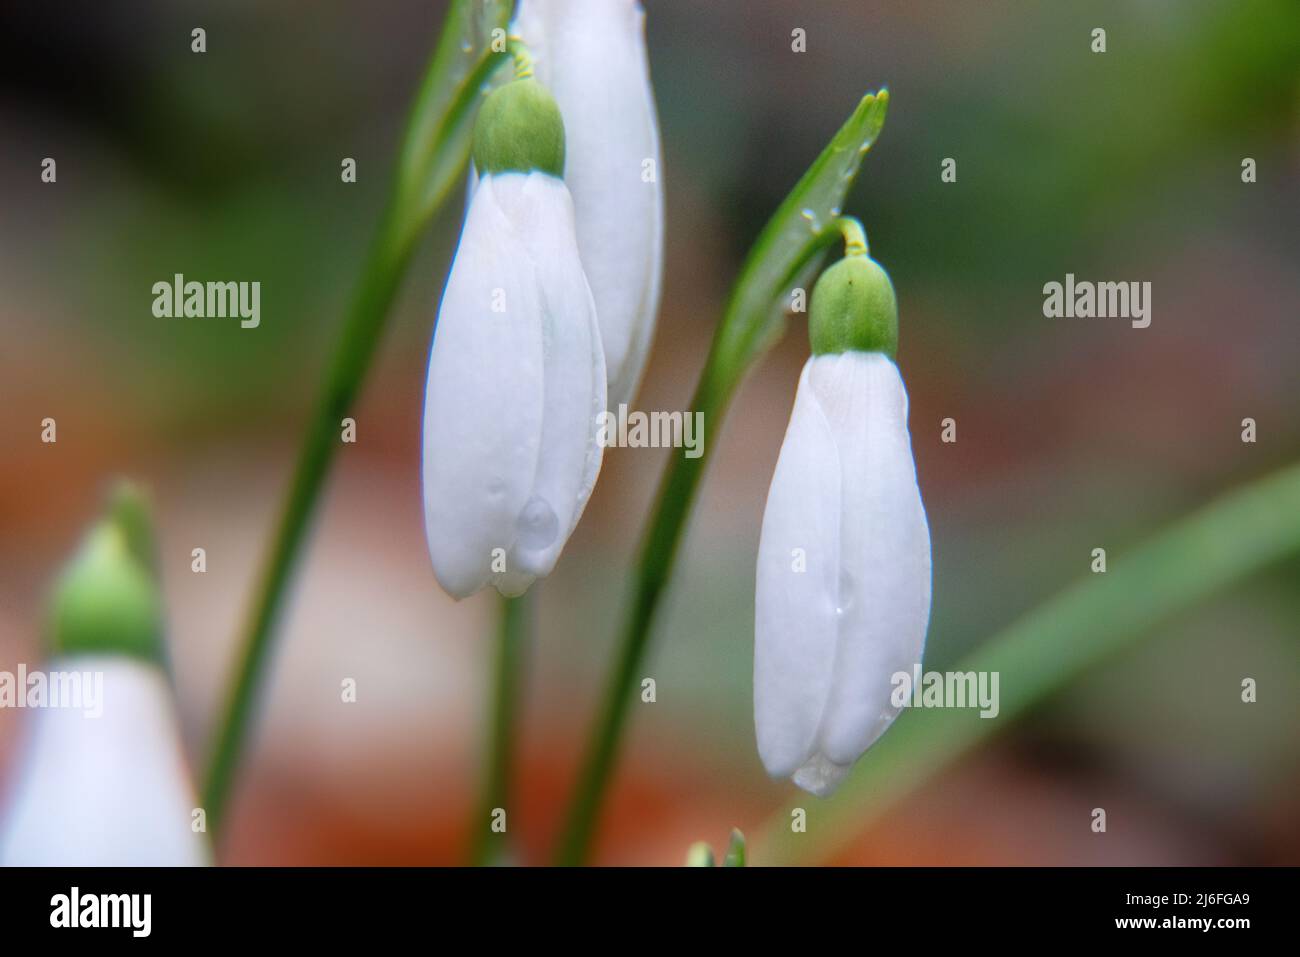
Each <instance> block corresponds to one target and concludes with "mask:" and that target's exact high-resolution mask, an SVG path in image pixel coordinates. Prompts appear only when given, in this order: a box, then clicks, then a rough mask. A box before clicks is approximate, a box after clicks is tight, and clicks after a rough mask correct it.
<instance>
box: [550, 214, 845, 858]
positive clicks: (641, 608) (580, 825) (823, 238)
mask: <svg viewBox="0 0 1300 957" xmlns="http://www.w3.org/2000/svg"><path fill="white" fill-rule="evenodd" d="M849 222H850V221H849V220H845V219H836V220H835V221H834V222H832V223H831V224H829V225H828V226H827V227H825V228H824V229H822V230H821V231H819V232H817V233H810V234H809V237H808V240H807V242H806V244H805V245H804V247H803V249H802V250H801V251H800V252H799V253H798V254H797V255H796V256H795V257H794V259H793V261H792V263H791V264H790V266H789V268H788V269H787V270H786V272H785V273H783V274H782V275H781V277H780V279H779V280H778V281H777V282H776V283H775V284H774V286H773V289H772V295H771V296H769V297H768V299H767V300H766V301H765V306H767V307H770V304H771V303H772V302H773V301H775V299H776V298H777V297H779V296H780V295H782V294H783V292H784V290H786V289H788V287H789V285H790V283H792V282H793V281H794V280H795V277H797V276H799V275H800V274H801V273H803V272H804V271H805V270H806V269H807V268H808V267H809V266H810V265H811V264H812V263H813V262H814V261H815V260H816V259H818V258H819V257H820V256H821V254H822V253H823V252H825V251H826V250H827V249H828V248H829V247H830V246H831V245H833V244H834V243H835V242H836V241H837V240H839V239H842V238H848V237H849V236H850V235H851V233H852V228H851V227H850V226H849V225H848V224H849ZM852 222H854V223H856V221H855V220H854V221H852ZM859 231H860V227H859ZM735 300H736V297H733V306H732V307H730V308H728V310H727V314H726V315H725V316H724V317H723V320H722V322H721V323H719V325H718V328H717V331H716V332H715V334H714V338H713V345H712V347H711V348H710V350H709V358H708V360H707V361H706V363H705V366H704V372H703V374H702V376H701V377H700V383H699V385H698V386H697V387H696V390H695V397H694V399H693V400H692V402H691V408H692V409H694V410H695V411H697V412H700V413H702V414H703V423H704V424H703V430H702V432H701V434H703V435H706V436H711V437H712V438H711V439H710V440H709V441H706V442H705V443H704V444H703V448H702V454H701V455H700V456H699V457H698V458H687V457H686V456H684V455H682V456H674V457H673V458H672V459H670V460H669V463H668V469H667V472H666V474H665V476H664V479H663V482H662V484H661V485H660V487H659V495H658V497H657V498H656V500H655V506H654V511H653V512H652V513H651V516H650V521H649V525H648V526H647V527H648V532H647V535H646V538H645V540H644V544H643V545H642V548H641V552H640V555H639V557H638V560H637V564H636V571H635V573H634V574H635V582H634V585H633V589H634V590H633V596H632V601H631V602H630V603H629V605H628V609H627V614H626V615H625V617H624V619H623V628H622V632H621V637H620V639H619V645H618V652H617V658H616V660H615V663H614V669H613V671H612V673H611V675H610V679H609V683H608V684H607V685H606V690H605V696H604V699H603V703H602V705H601V709H600V712H599V717H598V719H597V723H596V726H595V730H594V733H593V737H592V741H591V744H590V745H589V747H588V750H587V757H586V761H585V763H584V764H583V770H582V773H581V776H580V778H579V780H578V787H577V790H576V792H575V794H574V798H573V803H572V804H571V806H570V810H569V816H568V820H567V823H566V825H565V830H564V834H563V836H562V838H561V841H560V849H559V856H558V862H559V863H560V864H562V865H568V866H573V865H578V864H581V863H583V861H584V860H586V857H587V853H588V851H589V848H590V844H591V839H592V835H593V833H594V831H595V827H596V824H597V818H598V813H599V810H600V805H601V802H602V801H603V800H604V797H605V792H606V790H607V788H608V785H609V779H610V777H611V775H612V774H613V770H614V763H615V760H616V758H617V752H618V742H619V739H620V737H621V736H622V733H623V727H624V725H625V724H626V722H627V710H628V705H629V704H630V703H631V701H632V699H633V697H634V689H635V688H636V687H637V684H638V679H639V678H640V669H641V662H642V660H643V659H644V658H645V651H646V647H647V645H648V644H649V641H650V634H651V626H652V625H653V623H654V615H655V610H656V609H657V608H658V605H659V599H660V597H661V596H662V594H663V590H664V587H665V586H666V585H667V583H668V578H669V575H670V573H671V571H672V567H673V562H674V561H675V560H676V557H677V548H678V546H679V545H680V543H681V539H682V532H683V530H684V528H685V527H686V519H687V517H688V516H689V515H690V510H691V504H692V503H693V502H694V500H695V493H696V490H697V489H698V488H699V484H700V478H701V477H702V476H703V474H704V467H705V465H706V464H707V463H708V461H709V455H710V452H711V450H712V449H713V447H714V446H715V445H716V444H717V441H718V439H717V436H718V431H719V429H720V428H721V425H722V420H723V416H724V415H725V414H726V411H727V407H728V405H729V404H730V402H731V398H732V396H733V395H734V394H735V391H736V388H737V387H738V386H739V385H740V382H741V380H742V379H743V378H744V375H745V373H746V372H747V371H748V369H749V368H750V367H752V366H753V364H754V363H755V362H757V360H758V359H759V357H760V356H761V355H762V354H763V353H764V352H765V351H766V350H767V349H768V348H770V347H771V346H772V345H773V344H774V343H775V342H776V341H777V339H779V337H780V332H781V327H779V326H778V327H777V330H776V332H775V333H773V332H772V330H771V329H770V328H769V327H768V326H767V324H766V323H764V322H763V321H762V319H763V317H756V316H747V315H743V314H742V313H741V312H740V311H738V309H737V308H736V307H735V306H734V302H735Z"/></svg>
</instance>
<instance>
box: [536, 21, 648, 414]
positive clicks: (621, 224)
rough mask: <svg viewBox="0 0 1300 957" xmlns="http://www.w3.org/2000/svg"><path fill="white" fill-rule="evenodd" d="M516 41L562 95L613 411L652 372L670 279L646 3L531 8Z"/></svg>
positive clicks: (569, 179) (569, 173) (570, 175)
mask: <svg viewBox="0 0 1300 957" xmlns="http://www.w3.org/2000/svg"><path fill="white" fill-rule="evenodd" d="M514 32H515V33H517V34H519V35H520V36H521V37H522V39H523V42H524V43H525V44H527V46H528V48H529V50H530V52H531V54H532V57H533V69H534V71H535V73H536V76H537V78H538V79H539V80H540V81H541V82H542V84H543V85H544V86H546V87H547V89H549V90H550V91H551V93H552V94H554V96H555V99H556V102H558V103H559V106H560V113H561V114H562V115H563V117H564V128H565V133H566V136H567V140H568V151H567V160H566V164H565V169H564V180H565V183H566V184H567V185H568V187H569V192H570V193H571V194H572V195H573V202H574V208H575V212H576V216H577V229H578V248H579V249H580V250H581V252H582V263H583V267H584V268H585V269H586V272H587V279H588V281H589V282H590V283H591V291H592V295H593V296H594V297H595V300H596V313H597V315H598V316H599V318H600V332H601V339H602V342H603V343H604V347H605V364H606V367H607V369H608V372H609V407H610V408H611V409H617V408H618V406H619V404H620V403H623V402H630V401H631V400H632V398H633V397H634V396H635V393H636V390H637V386H638V385H639V384H640V381H641V374H642V372H643V371H644V368H645V361H646V356H647V353H648V352H649V348H650V340H651V338H652V336H653V333H654V327H655V317H656V314H657V312H658V309H659V292H660V282H661V277H662V272H663V219H664V214H663V187H662V185H661V182H660V172H661V171H660V167H661V165H662V163H661V161H660V160H661V157H660V148H659V123H658V120H657V118H656V115H655V102H654V91H653V89H652V88H651V86H650V68H649V61H648V59H647V57H646V48H645V11H644V10H643V9H642V7H641V4H640V3H639V2H637V0H522V2H521V3H520V5H519V7H518V10H517V12H516V15H515V22H514Z"/></svg>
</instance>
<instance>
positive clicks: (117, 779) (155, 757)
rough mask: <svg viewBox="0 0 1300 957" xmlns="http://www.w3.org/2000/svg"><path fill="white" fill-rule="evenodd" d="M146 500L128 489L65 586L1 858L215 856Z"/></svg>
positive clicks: (29, 715)
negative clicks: (175, 677)
mask: <svg viewBox="0 0 1300 957" xmlns="http://www.w3.org/2000/svg"><path fill="white" fill-rule="evenodd" d="M147 523H148V518H147V514H146V512H145V510H144V505H143V501H142V500H141V499H140V498H139V497H138V495H137V494H136V493H135V492H134V491H133V490H132V489H130V488H129V487H123V488H121V489H119V490H118V492H117V494H116V496H115V498H114V502H113V506H112V509H111V512H110V515H109V517H108V518H106V519H105V520H104V521H102V522H100V523H99V524H98V525H97V526H96V527H95V528H94V529H93V530H92V532H91V533H90V535H89V536H88V538H87V540H86V543H85V545H84V546H83V547H82V549H81V550H80V551H79V552H78V554H77V556H76V558H74V560H73V561H72V562H71V563H70V564H69V566H68V568H67V570H66V572H65V573H64V575H63V577H62V578H61V579H60V581H59V584H58V587H57V588H56V590H55V594H54V602H53V607H52V614H51V616H50V635H49V638H50V645H51V648H52V651H53V656H52V657H51V659H50V660H49V662H48V664H47V665H45V666H44V667H43V668H42V669H41V670H40V671H39V673H38V675H29V677H28V680H27V682H26V687H21V688H17V689H16V692H17V693H18V694H20V695H24V696H25V698H24V702H25V704H26V706H27V707H28V708H30V709H31V710H29V711H26V712H25V716H26V720H27V722H28V724H27V728H26V735H25V740H24V742H23V746H22V749H21V751H20V754H19V757H18V759H17V761H16V762H15V764H14V767H13V770H12V777H11V785H10V788H9V790H8V792H7V793H6V794H5V795H4V796H3V824H2V825H0V864H4V865H29V866H55V865H76V866H105V867H119V866H144V865H157V866H193V865H203V864H207V863H209V862H210V849H209V845H208V841H207V835H206V834H205V833H204V829H203V828H197V829H196V826H195V825H196V817H195V815H194V812H195V809H196V808H197V807H198V800H197V798H196V797H195V792H194V789H193V785H192V783H191V779H190V776H189V770H188V768H187V766H186V763H185V757H184V754H183V753H182V750H181V739H180V733H179V730H178V725H177V718H176V712H175V707H174V700H173V695H172V689H171V684H170V681H169V680H168V677H167V674H166V672H165V670H164V668H163V665H162V660H163V647H162V611H161V601H160V599H159V595H158V590H157V586H156V584H155V581H154V578H153V571H152V569H151V567H150V566H151V563H152V557H151V555H152V549H153V546H152V538H151V533H150V531H149V529H148V524H147Z"/></svg>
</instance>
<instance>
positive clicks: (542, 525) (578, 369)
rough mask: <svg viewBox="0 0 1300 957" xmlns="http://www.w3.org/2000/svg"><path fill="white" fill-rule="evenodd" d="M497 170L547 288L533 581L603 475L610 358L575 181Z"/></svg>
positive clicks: (518, 565)
mask: <svg viewBox="0 0 1300 957" xmlns="http://www.w3.org/2000/svg"><path fill="white" fill-rule="evenodd" d="M493 179H494V180H495V181H496V189H497V198H498V201H499V202H500V204H501V207H502V209H503V210H505V211H506V213H507V215H508V216H509V217H510V219H511V221H512V222H514V223H515V225H516V228H517V230H518V234H519V238H520V240H521V241H522V243H523V245H524V248H525V249H526V250H527V252H528V254H529V256H530V257H531V258H532V261H533V264H534V268H535V271H536V276H537V279H538V282H539V290H540V304H541V337H542V355H543V365H544V372H543V376H542V381H543V394H542V405H543V412H542V438H541V446H540V454H539V456H538V459H537V469H536V472H535V474H534V475H533V480H532V486H531V489H530V494H529V498H528V501H527V502H526V503H525V505H524V511H523V513H521V516H520V521H519V522H518V523H517V532H518V537H517V538H516V541H515V548H514V552H513V553H512V560H511V562H510V567H511V568H512V569H515V570H517V571H518V572H520V573H521V574H522V575H524V576H529V581H530V582H531V580H532V578H540V577H544V576H545V575H548V574H549V573H550V571H551V569H552V568H554V566H555V562H556V561H557V560H558V558H559V556H560V551H561V550H562V549H563V547H564V543H565V542H566V541H568V539H569V536H570V535H571V534H572V533H573V530H574V528H575V527H577V524H578V519H579V518H581V517H582V512H583V509H585V508H586V505H587V499H588V498H589V497H590V496H591V490H592V488H593V487H594V486H595V484H596V476H597V474H598V473H599V471H600V463H601V456H602V453H603V448H602V447H601V445H600V443H599V442H598V441H597V435H598V427H597V426H598V420H597V416H598V415H599V414H600V412H601V411H602V410H603V409H604V408H605V394H606V393H605V389H606V383H605V359H604V353H603V351H602V349H601V339H600V328H599V325H598V323H597V318H596V306H595V303H594V302H593V301H592V294H591V290H590V288H589V287H588V285H587V281H586V279H585V277H584V275H583V269H582V265H581V263H580V261H579V257H578V251H577V238H576V236H575V234H574V226H573V203H572V201H571V200H570V198H569V193H568V190H567V189H565V186H564V184H563V183H562V182H561V181H560V180H557V179H555V178H554V177H551V176H546V175H544V174H542V173H533V174H530V175H528V176H520V175H518V174H506V175H504V176H497V177H493ZM525 587H526V586H525ZM519 591H522V589H519ZM510 593H517V592H514V591H513V590H512V591H509V592H507V594H510Z"/></svg>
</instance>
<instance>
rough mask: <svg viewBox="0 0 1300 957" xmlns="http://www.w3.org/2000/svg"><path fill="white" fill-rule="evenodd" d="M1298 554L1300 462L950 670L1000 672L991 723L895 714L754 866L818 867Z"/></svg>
mask: <svg viewBox="0 0 1300 957" xmlns="http://www.w3.org/2000/svg"><path fill="white" fill-rule="evenodd" d="M1296 553H1300V466H1291V467H1289V468H1286V469H1283V470H1282V471H1280V472H1275V473H1273V474H1272V475H1269V476H1267V477H1265V478H1263V479H1260V480H1257V481H1255V482H1253V483H1251V484H1249V485H1247V486H1245V487H1243V488H1239V489H1236V490H1234V491H1231V492H1229V493H1227V494H1226V495H1224V496H1223V497H1221V498H1220V499H1219V500H1218V501H1215V502H1212V503H1210V504H1209V505H1207V506H1205V507H1203V508H1201V509H1200V510H1199V511H1196V512H1194V513H1193V514H1191V515H1190V516H1187V517H1186V518H1183V519H1180V520H1179V521H1177V522H1175V523H1174V524H1173V525H1171V526H1169V527H1168V528H1166V529H1165V530H1164V531H1162V532H1160V533H1158V534H1157V535H1156V536H1155V537H1153V538H1151V539H1149V540H1148V541H1146V542H1145V543H1144V544H1142V545H1141V546H1139V547H1138V548H1136V549H1135V550H1134V551H1132V552H1131V553H1129V554H1128V555H1126V556H1123V557H1121V558H1120V559H1119V560H1118V561H1116V562H1113V563H1112V565H1111V568H1110V570H1109V571H1107V572H1106V573H1105V574H1104V575H1089V576H1088V577H1087V578H1085V579H1083V580H1082V581H1080V582H1078V583H1076V584H1075V585H1073V586H1071V587H1070V588H1067V589H1066V590H1065V591H1063V592H1061V593H1060V594H1059V595H1057V596H1056V597H1055V598H1052V599H1051V600H1049V601H1048V602H1047V603H1046V604H1043V605H1040V606H1039V607H1038V608H1037V609H1036V610H1035V611H1033V612H1031V613H1029V614H1028V615H1026V616H1025V617H1023V618H1021V619H1020V620H1019V621H1018V622H1016V623H1015V624H1013V625H1012V626H1011V627H1010V628H1008V629H1007V630H1006V631H1004V632H1002V633H1001V634H1000V635H997V636H996V637H994V638H993V639H991V640H990V641H988V642H987V643H985V644H984V645H983V646H982V647H980V648H979V649H978V650H977V651H975V652H974V653H973V654H972V655H970V656H969V657H968V658H967V659H966V660H965V661H964V662H963V663H962V664H961V665H959V666H958V667H957V668H956V669H955V670H957V671H960V672H970V671H973V672H976V673H979V672H997V673H998V674H999V676H1000V680H999V690H1000V694H999V711H998V715H997V717H996V718H990V719H982V718H980V717H979V716H978V714H976V713H974V712H971V711H966V710H959V709H943V708H939V709H931V710H925V709H922V710H917V711H910V712H909V713H906V714H904V715H902V716H901V717H900V718H899V719H898V722H897V723H896V725H895V726H894V727H893V728H891V729H890V730H889V732H888V733H886V734H885V736H884V737H882V738H881V739H880V741H879V742H878V743H877V744H876V745H874V746H873V747H872V749H871V750H870V751H869V752H868V753H867V754H866V755H865V756H864V757H863V758H862V759H861V760H860V761H859V762H858V764H857V767H855V768H854V770H853V771H852V773H851V774H850V775H849V777H848V779H847V780H846V781H845V782H844V783H843V784H842V785H841V786H840V789H839V790H838V791H837V792H836V793H835V795H834V797H832V798H830V799H829V800H826V801H817V800H803V801H800V802H799V806H800V807H803V808H804V809H805V812H806V815H807V819H806V822H805V823H806V828H807V829H806V832H803V833H794V832H793V831H792V829H791V827H790V822H791V812H792V811H793V810H794V805H790V806H789V807H787V808H785V809H783V810H781V811H778V812H777V813H775V814H773V815H772V817H771V818H770V819H769V820H768V822H767V823H766V824H765V825H764V826H763V827H762V829H761V831H760V832H759V833H758V838H757V840H756V841H755V842H754V843H753V845H752V846H755V847H757V848H758V849H757V850H756V851H755V852H754V854H753V855H752V857H753V859H755V860H759V861H761V862H763V863H765V864H800V863H810V862H816V861H819V860H822V859H824V858H825V857H826V856H827V855H828V854H829V853H831V852H832V851H833V850H834V848H835V847H837V846H844V845H846V844H848V843H849V842H851V841H852V840H853V838H854V837H855V836H856V835H857V834H860V833H861V832H862V830H863V829H864V828H866V827H867V826H869V825H870V824H871V823H872V822H873V821H874V820H876V819H877V818H878V817H879V815H880V813H881V812H882V811H883V810H884V809H885V808H886V807H888V806H889V805H890V804H892V803H893V802H895V801H896V800H898V799H899V798H900V797H902V796H903V795H904V794H906V793H908V792H910V791H911V790H913V789H914V788H916V787H917V786H918V785H920V784H921V783H922V782H923V781H925V780H926V779H927V778H929V777H930V776H931V775H933V774H935V773H936V772H937V771H939V770H940V769H941V768H943V767H944V766H945V765H947V764H949V763H950V762H952V761H953V760H954V759H956V758H957V757H959V756H960V755H962V754H964V753H966V752H967V751H969V750H971V749H972V748H973V747H975V746H976V745H977V744H979V743H980V742H981V741H984V740H986V739H987V738H990V737H992V736H993V734H995V733H996V732H998V731H1000V730H1002V729H1004V728H1006V727H1007V726H1008V725H1010V724H1011V723H1012V722H1014V720H1015V719H1016V718H1017V717H1020V716H1021V715H1023V714H1025V713H1026V712H1027V711H1029V710H1030V709H1031V708H1033V707H1034V706H1035V705H1037V704H1039V703H1040V702H1042V701H1043V700H1044V699H1046V698H1047V697H1048V696H1050V695H1051V694H1052V693H1053V692H1055V691H1058V690H1059V689H1061V688H1062V687H1064V686H1065V685H1066V684H1068V683H1069V682H1071V681H1073V680H1075V679H1076V678H1078V677H1079V676H1080V675H1082V674H1084V673H1085V672H1087V670H1088V669H1090V668H1092V667H1094V666H1095V665H1097V664H1098V663H1100V662H1102V661H1104V660H1105V659H1106V658H1107V657H1108V656H1110V655H1112V654H1114V653H1116V652H1118V651H1120V650H1121V649H1123V648H1124V647H1125V646H1126V645H1128V644H1130V643H1131V642H1132V641H1133V640H1134V639H1135V638H1138V637H1140V636H1141V635H1143V634H1146V633H1147V632H1149V631H1150V629H1151V628H1152V627H1154V626H1155V625H1156V624H1158V623H1159V622H1161V621H1164V620H1166V619H1168V618H1170V617H1172V616H1173V615H1176V614H1178V613H1180V612H1184V611H1186V610H1187V609H1188V608H1190V607H1192V606H1193V605H1194V604H1195V603H1196V602H1198V601H1202V600H1204V599H1206V598H1208V597H1209V596H1211V595H1212V594H1214V593H1215V592H1217V591H1218V590H1220V589H1222V588H1225V587H1227V586H1228V585H1230V584H1232V583H1233V582H1236V581H1239V580H1241V579H1242V578H1245V577H1246V576H1247V575H1249V574H1251V573H1252V572H1255V571H1257V570H1259V569H1261V568H1263V567H1264V566H1266V565H1268V564H1269V563H1271V562H1275V561H1277V560H1278V559H1281V558H1283V557H1285V556H1287V555H1294V554H1296Z"/></svg>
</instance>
